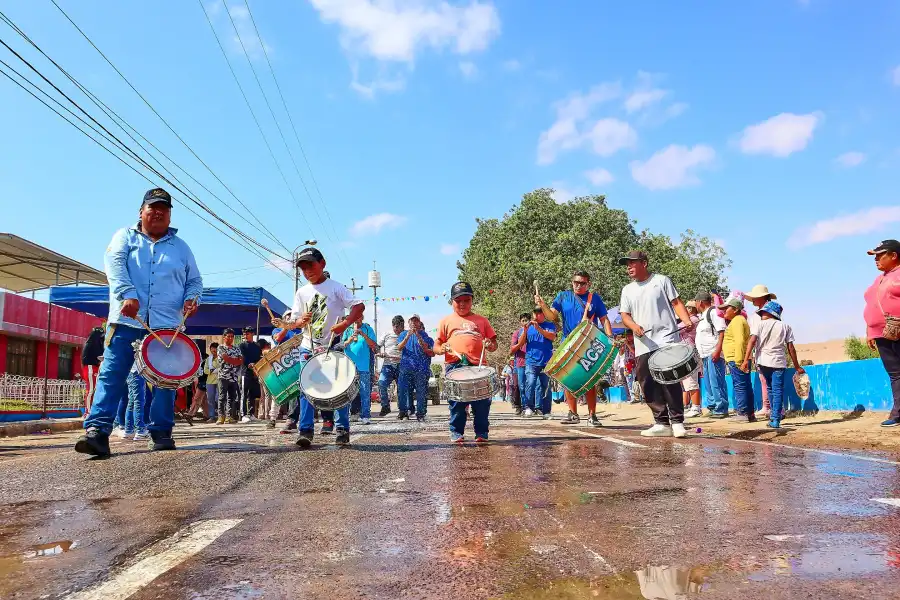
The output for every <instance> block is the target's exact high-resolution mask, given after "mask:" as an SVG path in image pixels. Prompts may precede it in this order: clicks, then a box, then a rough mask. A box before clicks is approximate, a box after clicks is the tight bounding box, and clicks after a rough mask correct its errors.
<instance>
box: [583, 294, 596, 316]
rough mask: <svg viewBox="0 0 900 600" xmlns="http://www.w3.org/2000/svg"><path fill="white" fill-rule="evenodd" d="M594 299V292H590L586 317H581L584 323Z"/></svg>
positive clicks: (586, 304)
mask: <svg viewBox="0 0 900 600" xmlns="http://www.w3.org/2000/svg"><path fill="white" fill-rule="evenodd" d="M593 299H594V292H588V298H587V302H586V303H585V305H584V316H583V317H581V320H582V321H587V318H588V311H589V310H590V309H591V300H593Z"/></svg>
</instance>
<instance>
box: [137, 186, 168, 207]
mask: <svg viewBox="0 0 900 600" xmlns="http://www.w3.org/2000/svg"><path fill="white" fill-rule="evenodd" d="M157 202H162V203H163V204H165V205H166V206H168V207H169V208H172V196H170V195H169V192H167V191H166V190H164V189H162V188H153V189H152V190H149V191H148V192H147V193H146V194H144V201H143V202H142V203H141V206H145V205H147V204H156V203H157Z"/></svg>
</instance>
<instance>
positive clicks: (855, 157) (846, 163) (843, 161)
mask: <svg viewBox="0 0 900 600" xmlns="http://www.w3.org/2000/svg"><path fill="white" fill-rule="evenodd" d="M865 161H866V155H865V154H863V153H862V152H845V153H843V154H841V155H840V156H838V157H837V158H836V159H834V162H836V163H837V164H838V165H840V166H842V167H845V168H848V169H849V168H852V167H858V166H859V165H861V164H863V163H864V162H865Z"/></svg>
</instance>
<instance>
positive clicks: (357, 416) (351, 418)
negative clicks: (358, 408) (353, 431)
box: [350, 414, 359, 423]
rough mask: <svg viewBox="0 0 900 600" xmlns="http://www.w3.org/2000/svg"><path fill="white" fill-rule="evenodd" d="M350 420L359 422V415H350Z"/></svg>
mask: <svg viewBox="0 0 900 600" xmlns="http://www.w3.org/2000/svg"><path fill="white" fill-rule="evenodd" d="M350 422H351V423H359V415H358V414H352V415H350Z"/></svg>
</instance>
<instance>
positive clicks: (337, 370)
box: [300, 350, 369, 410]
mask: <svg viewBox="0 0 900 600" xmlns="http://www.w3.org/2000/svg"><path fill="white" fill-rule="evenodd" d="M368 375H369V374H368V373H366V376H368ZM300 391H301V393H302V394H303V395H304V396H306V399H307V400H308V401H309V403H310V404H312V405H313V406H315V407H316V408H318V409H319V410H338V409H339V408H344V407H345V406H347V405H348V404H350V403H351V402H352V401H353V399H354V398H355V397H356V395H357V394H359V373H358V372H357V370H356V365H354V364H353V361H352V360H350V359H349V358H347V355H345V354H344V353H343V352H338V351H336V350H331V351H325V350H323V351H321V352H319V353H317V354H314V355H313V356H312V357H311V358H310V359H309V361H308V362H307V363H306V364H305V365H303V369H302V370H301V371H300Z"/></svg>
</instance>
